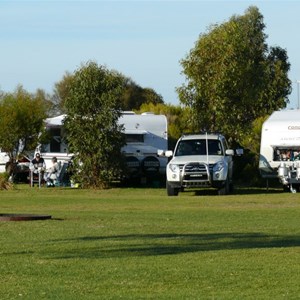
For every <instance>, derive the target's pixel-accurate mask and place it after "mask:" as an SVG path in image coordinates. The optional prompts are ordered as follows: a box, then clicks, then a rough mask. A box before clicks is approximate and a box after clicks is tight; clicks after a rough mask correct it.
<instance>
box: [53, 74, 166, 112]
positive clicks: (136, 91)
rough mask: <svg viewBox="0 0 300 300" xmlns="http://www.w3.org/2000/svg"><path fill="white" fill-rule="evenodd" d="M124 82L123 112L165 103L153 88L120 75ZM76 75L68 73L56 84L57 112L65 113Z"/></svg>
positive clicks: (55, 102)
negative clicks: (143, 105) (147, 104)
mask: <svg viewBox="0 0 300 300" xmlns="http://www.w3.org/2000/svg"><path fill="white" fill-rule="evenodd" d="M119 76H120V77H122V78H123V80H124V89H123V92H122V95H121V97H120V99H119V101H120V107H121V109H122V110H137V109H139V107H140V106H141V105H142V104H143V103H154V104H159V103H164V101H163V98H162V96H161V95H159V94H157V93H156V92H155V91H154V90H153V89H151V88H142V87H141V86H139V85H138V84H136V83H135V82H134V81H133V80H131V79H130V78H128V77H126V76H124V75H121V74H119ZM73 77H74V74H71V73H69V72H66V73H65V74H64V76H63V78H62V79H61V80H60V81H59V82H57V83H56V84H55V88H54V97H53V99H54V100H53V102H54V104H55V106H56V108H57V110H59V111H61V112H65V101H66V99H67V97H68V95H69V90H70V88H71V86H72V80H73Z"/></svg>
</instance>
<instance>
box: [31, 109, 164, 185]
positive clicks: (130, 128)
mask: <svg viewBox="0 0 300 300" xmlns="http://www.w3.org/2000/svg"><path fill="white" fill-rule="evenodd" d="M64 118H65V115H61V116H57V117H54V118H48V119H46V128H47V130H48V132H49V135H50V142H49V144H46V145H41V147H40V148H39V149H38V150H37V151H40V152H41V155H42V156H43V158H44V160H45V162H46V166H47V167H48V165H49V164H50V161H51V158H52V157H53V156H56V157H57V159H58V160H59V161H61V162H63V163H68V162H69V161H70V160H71V158H72V157H73V154H72V153H69V152H68V146H67V144H66V140H65V138H64V137H65V131H64V128H63V126H62V124H63V119H64ZM119 124H124V133H125V135H126V145H125V146H124V147H123V148H122V149H121V151H122V153H123V154H124V156H125V159H126V163H127V167H128V173H127V176H126V180H131V179H136V180H140V181H147V180H157V179H160V178H161V177H164V176H165V171H166V165H167V158H166V157H158V155H157V152H158V150H167V149H168V137H167V119H166V116H164V115H154V114H152V113H143V114H135V113H134V112H123V113H122V115H121V117H120V119H119Z"/></svg>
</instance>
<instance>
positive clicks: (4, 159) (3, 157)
mask: <svg viewBox="0 0 300 300" xmlns="http://www.w3.org/2000/svg"><path fill="white" fill-rule="evenodd" d="M8 162H9V157H8V154H7V153H6V152H2V150H1V149H0V173H4V172H5V171H6V164H7V163H8Z"/></svg>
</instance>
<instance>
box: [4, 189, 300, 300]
mask: <svg viewBox="0 0 300 300" xmlns="http://www.w3.org/2000/svg"><path fill="white" fill-rule="evenodd" d="M0 207H1V209H0V214H1V213H2V214H3V213H34V214H50V215H51V216H52V219H51V220H43V221H25V222H24V221H23V222H5V221H2V222H0V238H1V246H0V299H119V298H123V299H300V285H299V282H300V194H290V193H281V192H279V191H277V190H270V191H269V192H268V193H266V191H265V190H248V191H247V190H237V191H236V192H235V194H234V195H230V196H216V195H215V194H214V193H213V192H212V193H210V192H205V191H204V192H203V193H200V195H194V193H191V192H190V193H181V194H179V196H178V197H167V196H166V191H165V190H164V189H148V188H144V189H142V188H140V189H131V188H124V189H111V190H103V191H94V190H92V191H88V190H76V189H60V188H53V189H47V188H42V189H38V188H32V189H30V188H28V187H27V185H26V186H25V185H24V186H22V185H21V186H18V187H17V189H16V190H13V191H0Z"/></svg>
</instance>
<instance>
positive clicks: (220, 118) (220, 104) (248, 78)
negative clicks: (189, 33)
mask: <svg viewBox="0 0 300 300" xmlns="http://www.w3.org/2000/svg"><path fill="white" fill-rule="evenodd" d="M264 29H265V24H264V23H263V16H262V15H261V14H260V12H259V10H258V9H257V8H256V7H249V8H248V9H247V10H246V12H245V14H244V15H242V16H233V17H231V18H230V19H229V21H227V22H224V23H223V24H220V25H212V26H211V27H210V28H209V30H208V32H207V33H204V34H201V35H200V37H199V39H198V41H197V42H196V43H195V47H194V48H193V49H191V51H190V53H189V54H188V55H187V57H186V58H185V59H183V60H182V61H181V65H182V67H183V71H182V73H183V74H184V75H185V76H186V83H185V84H183V85H182V86H181V87H179V88H177V91H178V94H179V98H180V101H181V103H182V104H184V105H185V106H186V107H190V108H191V111H192V113H191V120H192V124H193V127H194V130H208V131H222V132H223V133H224V134H226V135H227V136H229V137H231V138H233V139H235V140H236V141H240V140H241V138H242V135H244V134H248V133H249V131H251V124H252V123H253V121H254V120H255V119H256V118H259V117H263V116H265V115H268V114H270V113H271V112H272V111H274V110H277V109H280V108H283V107H285V106H286V104H287V103H288V98H287V97H288V95H289V94H290V92H291V82H290V80H289V79H288V71H289V69H290V64H289V62H288V57H287V53H286V50H284V49H282V48H280V47H270V48H269V47H268V45H267V44H266V38H267V36H266V34H265V33H264Z"/></svg>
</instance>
